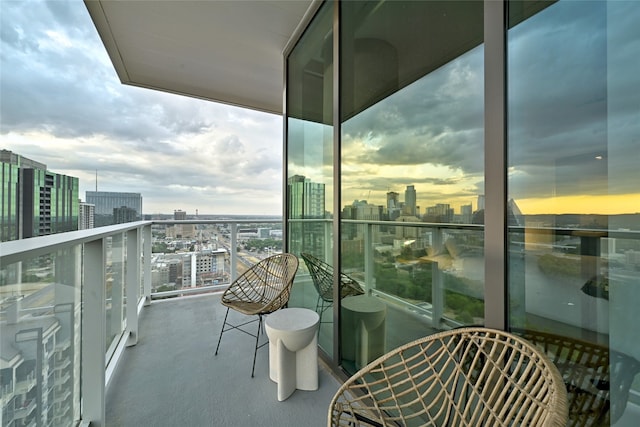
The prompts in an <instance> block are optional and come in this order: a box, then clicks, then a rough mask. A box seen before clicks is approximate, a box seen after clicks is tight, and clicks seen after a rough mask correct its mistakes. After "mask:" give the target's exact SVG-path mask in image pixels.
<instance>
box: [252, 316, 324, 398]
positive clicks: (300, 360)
mask: <svg viewBox="0 0 640 427" xmlns="http://www.w3.org/2000/svg"><path fill="white" fill-rule="evenodd" d="M319 321H320V316H319V315H318V313H316V312H315V311H313V310H309V309H306V308H283V309H281V310H278V311H276V312H274V313H271V314H269V315H268V316H267V319H266V320H265V323H264V325H265V331H266V333H267V336H268V337H269V378H271V380H273V381H275V382H276V383H277V384H278V400H279V401H283V400H285V399H286V398H288V397H289V396H291V394H292V393H293V392H294V390H295V389H298V390H307V391H313V390H317V389H318V334H317V330H318V322H319Z"/></svg>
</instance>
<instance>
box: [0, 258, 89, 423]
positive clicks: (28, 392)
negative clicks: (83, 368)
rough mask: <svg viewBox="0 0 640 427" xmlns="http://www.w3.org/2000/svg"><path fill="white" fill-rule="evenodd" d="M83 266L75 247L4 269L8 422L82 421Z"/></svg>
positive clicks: (0, 288) (0, 279)
mask: <svg viewBox="0 0 640 427" xmlns="http://www.w3.org/2000/svg"><path fill="white" fill-rule="evenodd" d="M81 265H82V259H81V249H80V247H75V248H72V249H67V250H61V251H58V252H54V253H50V254H46V255H43V256H40V257H36V258H30V259H25V260H23V261H20V262H16V263H13V264H9V265H3V266H2V268H1V269H0V305H1V309H0V312H1V313H2V314H0V335H1V337H0V339H1V341H2V345H1V346H0V351H1V352H2V354H1V357H2V366H0V392H1V393H0V394H1V395H2V400H1V402H2V404H1V406H2V412H3V420H6V419H8V417H11V419H13V420H15V421H16V423H15V425H73V424H74V423H75V422H76V421H77V420H79V419H80V393H79V392H80V352H81V347H80V345H81V336H80V320H81V300H80V289H81V288H80V287H81V278H80V271H81V270H80V269H81ZM12 425H13V424H12Z"/></svg>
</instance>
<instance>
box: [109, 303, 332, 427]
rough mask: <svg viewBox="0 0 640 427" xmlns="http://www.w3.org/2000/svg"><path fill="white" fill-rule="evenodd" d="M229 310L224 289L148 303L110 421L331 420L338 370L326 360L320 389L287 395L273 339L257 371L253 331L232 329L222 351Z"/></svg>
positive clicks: (115, 385) (115, 389)
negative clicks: (277, 376) (281, 388)
mask: <svg viewBox="0 0 640 427" xmlns="http://www.w3.org/2000/svg"><path fill="white" fill-rule="evenodd" d="M225 311H226V308H225V307H223V306H222V305H221V304H220V294H209V295H202V296H192V297H182V298H174V299H168V300H163V301H158V302H153V303H152V304H151V306H150V307H146V308H145V310H144V311H143V313H142V316H141V319H140V328H139V331H140V332H139V340H138V344H137V345H135V346H133V347H129V348H127V349H125V351H124V355H123V357H122V359H121V361H120V363H119V366H118V369H117V371H116V373H115V374H114V377H113V379H112V382H111V385H110V387H109V389H108V391H107V395H106V425H108V426H110V427H117V426H126V427H129V426H131V427H139V426H240V427H242V426H305V427H314V426H326V423H327V411H328V407H329V402H330V400H331V398H332V397H333V395H334V394H335V392H336V391H337V389H338V387H339V384H340V383H339V381H338V380H337V379H336V378H335V377H334V376H333V374H332V373H331V372H330V371H329V370H328V369H327V368H326V367H324V366H323V364H322V362H320V372H319V389H318V390H317V391H314V392H310V391H301V390H296V391H295V392H294V393H293V394H292V395H291V397H289V398H288V399H287V400H285V401H283V402H279V401H278V399H277V385H276V384H275V383H274V382H272V381H271V380H270V379H269V350H268V346H265V347H263V348H261V349H259V350H258V356H257V359H256V370H255V377H254V378H251V362H252V357H253V346H254V342H255V341H254V340H253V338H252V337H250V336H248V335H246V334H243V333H241V332H238V331H233V330H232V331H230V332H226V333H225V334H224V336H223V338H222V343H221V345H220V351H219V352H218V355H217V356H214V352H215V347H216V344H217V342H218V337H219V334H220V328H221V326H222V322H223V320H224V314H225ZM232 314H233V315H234V318H235V319H241V318H242V317H244V316H241V315H239V314H237V313H235V312H231V313H230V315H229V316H230V317H231V316H232ZM256 326H257V325H256V324H252V325H250V327H251V328H255V327H256ZM265 339H266V336H265Z"/></svg>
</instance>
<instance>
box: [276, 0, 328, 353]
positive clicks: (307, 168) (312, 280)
mask: <svg viewBox="0 0 640 427" xmlns="http://www.w3.org/2000/svg"><path fill="white" fill-rule="evenodd" d="M332 28H333V3H332V2H328V3H326V4H324V5H323V6H322V7H321V8H320V10H319V11H318V13H317V15H316V17H315V19H314V21H313V23H312V24H311V25H310V26H309V27H308V28H307V29H306V31H305V33H304V34H303V36H302V38H301V39H300V40H299V42H298V44H297V45H296V47H295V48H294V49H293V51H292V52H291V55H290V56H289V58H288V60H287V70H288V78H287V141H288V143H287V190H286V193H287V194H286V197H287V227H288V232H287V238H288V245H289V252H292V253H295V254H296V255H298V256H300V255H302V254H304V258H302V257H301V258H300V268H299V270H298V274H297V275H296V282H295V285H294V287H293V291H292V295H291V301H290V303H291V304H292V305H295V306H298V307H307V308H310V309H312V310H316V311H318V312H319V313H321V314H322V319H321V321H322V322H321V323H320V331H319V335H318V343H319V345H320V348H322V349H323V350H324V351H325V352H326V353H327V354H329V355H331V354H332V352H333V313H332V310H333V280H332V278H331V269H332V267H331V264H333V256H332V248H333V246H332V232H331V229H332V223H331V218H332V215H331V212H333V161H334V156H333V126H332V123H333V93H332V91H333V46H332V43H333V31H332ZM314 265H317V266H318V270H317V272H316V274H314V275H312V274H311V273H312V272H313V269H314V267H313V266H314Z"/></svg>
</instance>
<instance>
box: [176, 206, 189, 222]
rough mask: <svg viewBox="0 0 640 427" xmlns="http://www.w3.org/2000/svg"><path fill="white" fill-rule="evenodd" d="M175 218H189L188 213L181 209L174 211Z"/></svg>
mask: <svg viewBox="0 0 640 427" xmlns="http://www.w3.org/2000/svg"><path fill="white" fill-rule="evenodd" d="M173 219H175V220H176V221H183V220H185V219H187V213H186V212H185V211H183V210H180V209H178V210H175V211H173Z"/></svg>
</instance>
